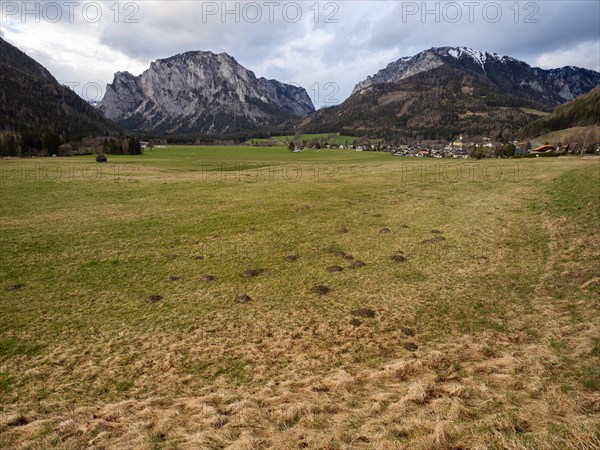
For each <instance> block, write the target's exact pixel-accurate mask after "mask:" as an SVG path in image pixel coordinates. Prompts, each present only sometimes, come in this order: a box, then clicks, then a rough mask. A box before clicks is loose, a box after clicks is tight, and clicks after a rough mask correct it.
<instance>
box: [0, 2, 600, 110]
mask: <svg viewBox="0 0 600 450" xmlns="http://www.w3.org/2000/svg"><path fill="white" fill-rule="evenodd" d="M0 5H1V15H0V34H1V35H2V36H3V37H4V38H5V39H6V40H8V41H9V42H11V43H12V44H13V45H16V46H17V47H19V48H20V49H21V50H23V51H25V52H26V53H27V54H29V55H30V56H31V57H33V58H34V59H36V60H37V61H38V62H40V63H41V64H43V65H44V66H45V67H46V68H47V69H48V70H50V72H51V73H52V74H53V75H54V76H55V77H56V78H57V79H58V81H60V82H61V83H65V84H68V85H70V86H72V87H73V89H74V90H75V91H76V92H77V93H78V94H80V95H81V96H82V97H84V98H86V97H87V98H92V99H94V98H99V97H101V96H102V94H103V90H104V87H105V85H106V84H107V83H110V82H111V81H112V78H113V74H114V73H115V72H117V71H129V72H131V73H133V74H135V75H138V74H140V73H141V72H143V71H144V70H145V69H146V68H147V67H148V66H149V64H150V61H152V60H155V59H157V58H164V57H168V56H172V55H174V54H177V53H182V52H185V51H189V50H210V51H213V52H215V53H220V52H227V53H229V54H230V55H232V56H234V57H235V58H236V59H237V61H238V62H240V63H241V64H242V65H244V66H245V67H246V68H248V69H250V70H252V71H254V73H255V74H256V75H257V76H264V77H267V78H275V79H278V80H280V81H284V82H290V83H296V84H299V85H301V86H303V87H305V88H306V89H307V91H308V93H309V95H310V96H311V98H312V99H313V102H314V103H315V104H316V105H317V106H321V105H324V104H335V103H338V102H340V101H343V100H344V99H345V98H347V97H348V96H349V95H350V93H351V91H352V88H353V87H354V85H355V84H356V83H357V82H359V81H361V80H363V79H364V78H366V77H367V76H368V75H372V74H373V73H375V72H376V71H377V70H379V69H381V68H383V67H385V66H386V65H387V64H388V63H390V62H392V61H395V60H396V59H398V58H400V57H402V56H410V55H413V54H416V53H418V52H420V51H422V50H425V49H427V48H430V47H438V46H467V47H472V48H475V49H478V50H483V51H488V52H491V53H493V52H495V53H498V54H500V55H510V56H512V57H515V58H517V59H521V60H523V61H525V62H527V63H529V64H530V65H533V66H538V67H542V68H554V67H562V66H567V65H574V66H580V67H586V68H589V69H593V70H596V71H600V2H599V1H597V0H582V1H577V0H575V1H551V0H538V1H521V2H517V1H514V0H511V1H456V2H446V1H439V2H423V1H391V0H388V1H371V0H360V1H346V0H342V1H320V2H317V1H314V0H310V1H297V2H291V1H290V2H288V1H270V0H267V1H256V2H252V1H243V2H222V1H214V2H213V1H194V0H187V1H147V0H142V1H122V2H116V1H114V0H109V1H76V0H65V1H51V0H48V1H10V0H2V1H1V2H0Z"/></svg>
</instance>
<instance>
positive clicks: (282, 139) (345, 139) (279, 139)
mask: <svg viewBox="0 0 600 450" xmlns="http://www.w3.org/2000/svg"><path fill="white" fill-rule="evenodd" d="M332 135H335V137H334V138H333V139H330V136H332ZM315 139H317V140H320V141H325V140H326V141H327V142H328V143H329V144H336V145H346V144H348V145H352V144H353V143H354V141H360V140H361V138H360V137H356V136H344V135H340V134H339V133H321V134H301V135H299V136H298V137H297V138H296V137H295V136H293V135H290V136H273V137H271V141H273V142H276V143H278V144H279V145H285V144H286V142H290V141H293V140H299V141H306V142H310V141H312V140H315ZM266 141H267V139H248V140H247V141H246V144H252V143H253V142H258V143H262V142H266ZM379 141H380V139H371V142H374V143H375V142H379Z"/></svg>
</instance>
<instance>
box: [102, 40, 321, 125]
mask: <svg viewBox="0 0 600 450" xmlns="http://www.w3.org/2000/svg"><path fill="white" fill-rule="evenodd" d="M99 108H100V109H101V111H102V112H103V113H104V114H105V115H106V117H108V118H110V119H113V120H115V121H116V122H118V123H120V124H121V125H123V126H124V127H125V128H128V129H130V130H134V131H143V132H159V133H173V134H177V133H200V134H207V135H223V134H228V133H237V132H240V131H245V130H256V129H260V128H261V127H265V126H273V125H279V124H282V123H285V122H287V121H290V120H295V119H298V118H302V117H305V116H307V115H308V114H310V113H312V112H313V111H314V106H313V104H312V102H311V100H310V98H309V96H308V94H307V93H306V91H305V90H304V89H303V88H300V87H296V86H291V85H287V84H283V83H280V82H278V81H276V80H267V79H265V78H256V76H255V75H254V73H252V72H251V71H249V70H247V69H246V68H244V67H242V66H241V65H240V64H239V63H238V62H237V61H236V60H235V59H234V58H233V57H231V56H229V55H228V54H226V53H221V54H218V55H217V54H214V53H212V52H187V53H183V54H180V55H176V56H173V57H171V58H166V59H159V60H157V61H154V62H152V63H151V65H150V68H149V69H148V70H146V71H145V72H144V73H142V74H141V75H140V76H137V77H136V76H133V75H131V74H130V73H127V72H117V73H116V74H115V77H114V80H113V82H112V84H109V85H108V86H107V89H106V94H105V95H104V98H103V99H102V101H101V102H100V105H99Z"/></svg>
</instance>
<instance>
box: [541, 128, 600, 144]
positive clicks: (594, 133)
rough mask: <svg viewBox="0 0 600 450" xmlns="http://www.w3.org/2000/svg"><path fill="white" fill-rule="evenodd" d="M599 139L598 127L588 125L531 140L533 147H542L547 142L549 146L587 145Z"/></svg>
mask: <svg viewBox="0 0 600 450" xmlns="http://www.w3.org/2000/svg"><path fill="white" fill-rule="evenodd" d="M598 138H600V126H598V125H589V126H587V127H572V128H565V129H564V130H558V131H551V132H550V133H546V134H543V135H541V136H539V137H537V138H535V139H531V143H532V144H533V145H536V146H537V145H544V144H545V143H546V142H548V143H549V144H550V145H558V144H559V143H560V144H567V143H574V142H577V143H579V144H583V143H584V142H585V144H586V145H589V144H591V143H593V142H596V141H597V139H598Z"/></svg>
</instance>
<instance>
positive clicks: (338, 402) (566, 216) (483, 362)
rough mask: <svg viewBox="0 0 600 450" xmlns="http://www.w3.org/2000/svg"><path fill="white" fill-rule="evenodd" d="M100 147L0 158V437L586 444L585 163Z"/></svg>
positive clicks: (594, 317)
mask: <svg viewBox="0 0 600 450" xmlns="http://www.w3.org/2000/svg"><path fill="white" fill-rule="evenodd" d="M109 159H110V161H111V162H110V163H109V164H107V165H105V166H101V167H102V173H101V174H100V175H97V176H96V177H95V178H94V179H93V180H92V179H90V178H91V176H90V173H94V172H92V171H93V170H96V168H97V167H98V166H97V165H96V164H95V163H93V162H92V161H93V160H92V159H91V158H89V157H82V158H72V159H59V160H47V159H39V160H29V161H4V162H1V163H0V165H1V166H0V167H1V168H2V185H1V188H2V199H3V201H2V204H1V210H0V212H1V231H2V234H1V238H0V239H1V242H0V243H1V245H2V258H3V260H2V271H1V275H2V291H0V292H1V297H0V404H1V405H2V406H1V408H2V409H1V410H0V446H4V447H6V446H8V447H10V446H13V445H14V446H16V445H17V443H19V444H23V443H25V444H27V443H29V444H31V445H33V444H35V445H38V446H42V447H52V446H56V447H60V448H78V447H81V446H84V445H91V444H90V443H92V444H93V445H98V446H100V447H103V446H108V445H110V446H119V445H120V446H125V447H146V448H151V447H158V448H162V447H165V448H177V447H179V446H186V445H190V446H195V447H201V448H221V447H225V446H227V445H229V444H235V445H237V446H239V447H241V448H261V447H277V448H297V447H301V446H304V445H306V446H308V447H310V448H322V447H325V446H332V447H336V448H337V447H340V446H349V445H353V446H354V447H355V448H372V447H373V446H375V445H382V446H386V447H393V446H397V447H400V448H432V447H434V446H437V447H451V446H469V447H475V448H477V447H478V446H479V447H481V446H488V447H492V448H494V447H495V448H525V446H526V445H534V446H536V448H560V447H567V446H568V445H573V446H575V445H579V446H580V447H581V446H582V445H587V446H588V447H585V448H593V447H590V446H592V445H598V443H599V436H598V433H597V431H595V430H597V429H598V425H599V423H600V420H599V414H600V411H599V407H598V405H599V404H600V394H599V389H600V388H599V386H598V379H597V369H598V358H599V356H600V354H599V351H600V350H599V345H600V343H599V342H598V339H597V336H598V335H599V334H598V323H599V320H598V319H599V314H598V300H597V294H598V285H599V283H600V282H599V281H598V280H597V276H598V273H597V269H596V267H597V265H594V263H595V262H597V261H598V253H597V250H595V249H597V248H598V247H599V245H598V244H599V240H598V235H597V230H598V226H597V224H598V216H597V211H598V206H599V205H598V198H600V196H599V195H598V192H597V190H598V186H599V184H598V165H597V163H595V162H586V161H578V160H567V161H565V160H553V161H502V162H500V163H495V162H494V163H489V162H485V161H479V162H468V163H454V162H452V161H442V162H439V161H432V160H427V161H414V160H410V161H409V160H405V159H401V158H391V157H389V156H387V155H380V154H368V153H362V154H361V153H356V152H350V151H349V152H341V151H327V150H321V151H319V152H305V153H301V154H290V153H289V152H285V151H282V150H281V149H256V148H255V149H247V148H239V147H232V148H215V147H213V148H182V147H180V148H174V149H171V148H169V149H164V150H158V149H155V150H153V151H152V152H149V153H148V154H146V155H144V156H142V157H140V158H132V157H121V158H116V157H113V158H109ZM220 163H222V164H225V166H219V165H218V164H220ZM267 166H272V167H273V168H272V169H271V170H269V169H267ZM17 167H19V168H21V169H22V170H21V171H20V172H19V171H17V170H16V168H17ZM59 167H60V176H58V175H56V174H57V173H58V168H59ZM82 168H85V169H86V172H83V173H85V174H87V179H83V178H82V177H81V174H82ZM220 168H221V169H224V171H220V170H219V169H220ZM236 168H242V169H243V170H241V171H240V170H235V169H236ZM499 171H501V172H502V173H501V174H500V172H499ZM40 174H41V175H40ZM71 174H73V175H71ZM499 174H500V175H499ZM457 175H458V177H457ZM457 178H459V179H458V180H456V179H457ZM572 192H578V193H581V195H576V196H573V194H572ZM550 193H552V194H553V196H552V197H551V196H550V195H549V194H550ZM404 225H406V226H407V227H406V228H405V227H403V226H404ZM384 227H387V228H389V229H390V230H391V233H382V232H381V230H382V228H384ZM344 228H345V229H346V230H347V232H340V230H341V229H344ZM432 230H439V231H442V232H443V234H442V235H441V236H443V237H444V238H445V240H444V241H439V242H437V243H435V244H431V243H423V241H424V240H428V239H432V238H435V237H438V236H440V235H439V234H436V233H432ZM337 250H343V251H345V252H347V253H349V254H351V255H353V256H354V257H355V259H360V260H362V261H364V262H366V263H367V265H366V266H365V267H362V268H359V269H351V268H350V267H349V266H350V263H351V261H349V260H345V259H343V258H340V257H338V256H335V254H334V252H335V251H337ZM398 251H402V252H403V254H404V255H405V256H406V257H407V259H408V260H407V262H406V263H403V264H397V263H393V262H391V261H390V259H389V258H390V256H391V255H394V254H396V252H398ZM290 254H296V255H299V256H300V259H299V260H298V261H297V262H295V263H288V262H286V261H284V260H283V258H284V256H286V255H290ZM199 255H202V256H203V257H204V259H201V260H199V259H196V257H197V256H199ZM333 265H340V266H343V267H344V269H345V270H344V271H343V272H341V273H330V272H328V271H327V270H326V269H327V267H330V266H333ZM254 268H265V269H267V270H266V272H264V273H263V274H261V275H259V276H258V277H256V278H249V279H248V278H243V277H240V275H239V274H240V273H241V272H242V271H244V270H247V269H254ZM203 274H212V275H214V276H215V280H214V281H212V282H208V283H207V282H205V281H203V280H202V279H201V276H202V275H203ZM170 275H174V276H177V277H179V278H178V279H177V280H174V281H171V280H169V278H168V277H169V276H170ZM595 278H596V281H594V279H595ZM320 283H322V284H326V285H327V286H329V287H330V288H331V292H330V293H329V294H328V295H326V296H318V295H315V294H313V293H312V292H311V289H312V287H313V286H315V285H316V284H320ZM15 284H23V285H24V286H23V287H21V288H20V289H15V290H5V288H6V287H9V286H12V285H15ZM582 286H583V287H582ZM152 294H159V295H162V296H163V297H164V299H163V300H162V301H160V302H158V303H155V304H149V303H148V302H147V301H146V299H147V297H148V296H149V295H152ZM241 294H248V295H250V297H252V299H253V301H252V302H250V303H249V304H246V305H240V304H237V303H236V302H235V298H236V297H237V296H239V295H241ZM360 307H364V308H371V309H373V310H374V311H375V313H376V316H375V318H374V319H369V318H360V319H359V320H360V321H361V322H362V323H361V324H360V326H358V327H356V326H353V325H352V324H350V320H351V319H352V314H351V311H352V310H354V309H356V308H360ZM407 328H410V329H412V331H414V332H415V335H414V336H410V335H411V334H412V333H411V330H408V329H407ZM407 343H415V344H417V345H418V349H417V351H416V352H411V351H408V350H406V349H405V348H404V345H405V344H407ZM540 411H542V412H543V413H540ZM594 443H595V444H594Z"/></svg>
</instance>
